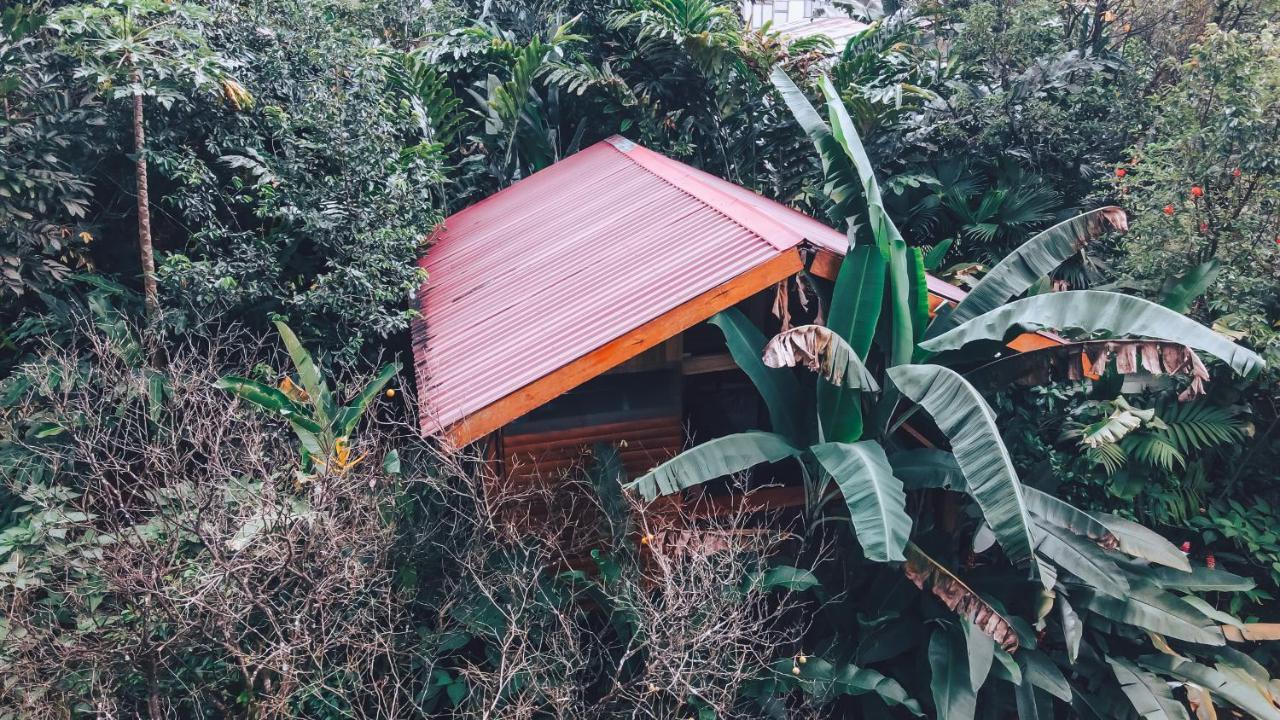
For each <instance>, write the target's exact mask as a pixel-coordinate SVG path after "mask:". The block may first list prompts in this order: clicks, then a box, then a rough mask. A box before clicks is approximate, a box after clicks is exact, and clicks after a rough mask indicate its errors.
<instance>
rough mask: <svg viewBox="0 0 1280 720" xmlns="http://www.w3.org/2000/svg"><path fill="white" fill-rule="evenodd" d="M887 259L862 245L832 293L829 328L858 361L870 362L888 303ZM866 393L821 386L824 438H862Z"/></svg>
mask: <svg viewBox="0 0 1280 720" xmlns="http://www.w3.org/2000/svg"><path fill="white" fill-rule="evenodd" d="M884 275H885V262H884V256H883V255H881V254H880V250H879V249H878V248H874V247H871V246H870V245H862V246H860V247H855V248H852V249H850V250H849V254H848V255H847V256H846V257H845V259H844V262H843V263H842V264H841V265H840V274H839V275H837V276H836V284H835V289H834V290H832V293H831V310H830V312H828V313H827V327H829V328H831V330H832V331H833V332H835V333H836V334H837V335H839V336H841V337H843V338H844V339H845V340H846V341H847V342H848V343H849V346H850V347H851V348H853V351H854V352H855V353H857V354H858V357H860V358H862V359H864V360H865V359H866V357H867V353H868V352H869V351H870V350H871V340H872V338H874V337H875V332H876V325H877V324H878V323H879V321H880V311H881V306H882V305H883V303H884ZM861 396H862V393H861V392H860V391H858V390H852V389H849V388H844V387H836V386H835V385H832V384H831V383H829V382H826V381H819V382H818V416H819V418H820V419H821V422H822V432H823V437H824V438H825V439H827V440H834V441H837V442H853V441H855V440H858V439H859V438H861V437H862V407H861V401H860V398H861Z"/></svg>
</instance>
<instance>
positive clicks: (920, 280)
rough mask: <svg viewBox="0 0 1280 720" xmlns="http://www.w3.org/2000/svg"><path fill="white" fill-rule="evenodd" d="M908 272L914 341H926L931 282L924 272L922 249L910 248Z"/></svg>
mask: <svg viewBox="0 0 1280 720" xmlns="http://www.w3.org/2000/svg"><path fill="white" fill-rule="evenodd" d="M907 271H908V280H909V281H910V291H909V292H908V294H907V296H908V300H909V304H910V306H911V330H912V332H913V333H914V336H913V338H912V339H913V340H915V341H917V342H918V341H920V340H923V339H924V330H925V328H926V327H928V325H929V280H928V278H927V277H926V276H925V272H924V255H923V254H922V253H921V252H920V248H909V249H908V253H907Z"/></svg>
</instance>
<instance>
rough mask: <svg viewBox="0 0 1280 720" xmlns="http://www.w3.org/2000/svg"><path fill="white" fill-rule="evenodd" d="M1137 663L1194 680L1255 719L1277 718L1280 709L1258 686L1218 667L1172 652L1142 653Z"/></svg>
mask: <svg viewBox="0 0 1280 720" xmlns="http://www.w3.org/2000/svg"><path fill="white" fill-rule="evenodd" d="M1138 663H1139V664H1141V665H1142V666H1144V667H1146V668H1147V669H1149V670H1152V671H1154V672H1158V673H1161V674H1164V675H1169V676H1171V677H1175V678H1177V679H1179V680H1183V681H1185V682H1190V683H1195V684H1196V685H1199V686H1200V687H1202V688H1204V689H1205V690H1208V691H1209V693H1210V694H1211V695H1216V696H1217V697H1219V698H1222V699H1223V700H1226V701H1227V702H1229V703H1231V704H1232V705H1235V706H1236V707H1238V708H1240V709H1241V710H1244V711H1245V712H1247V713H1249V714H1250V715H1252V716H1253V717H1255V718H1258V720H1280V710H1277V709H1276V706H1275V705H1273V704H1272V703H1271V702H1270V701H1268V700H1267V698H1265V697H1263V695H1262V694H1261V693H1259V692H1258V691H1257V689H1255V688H1254V687H1252V686H1251V685H1250V684H1249V683H1246V682H1243V681H1241V680H1239V679H1236V678H1233V677H1231V676H1230V675H1227V674H1225V673H1223V672H1221V671H1219V670H1216V669H1214V668H1211V667H1207V666H1205V665H1201V664H1199V663H1196V662H1192V661H1190V660H1187V659H1186V658H1180V657H1174V656H1173V655H1144V656H1143V657H1140V658H1138Z"/></svg>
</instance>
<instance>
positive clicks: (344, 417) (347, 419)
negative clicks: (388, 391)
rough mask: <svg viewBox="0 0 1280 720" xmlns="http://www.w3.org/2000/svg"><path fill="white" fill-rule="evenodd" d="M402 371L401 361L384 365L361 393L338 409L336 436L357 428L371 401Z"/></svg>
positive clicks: (348, 433)
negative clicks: (348, 403)
mask: <svg viewBox="0 0 1280 720" xmlns="http://www.w3.org/2000/svg"><path fill="white" fill-rule="evenodd" d="M398 372H400V363H398V362H393V363H388V364H386V365H383V366H382V369H381V370H379V371H378V374H377V375H375V376H374V377H373V379H372V380H370V381H369V382H368V384H366V385H365V386H364V387H363V388H361V390H360V394H359V395H357V396H356V397H355V399H354V400H352V401H351V404H350V405H347V406H345V407H343V408H341V409H339V410H338V417H337V418H336V419H335V421H334V430H333V434H334V436H336V437H343V436H346V435H350V434H351V431H352V430H354V429H355V427H356V423H358V422H360V418H361V417H362V416H363V415H364V411H365V409H366V408H368V407H369V403H370V402H372V401H373V399H374V398H375V397H377V396H378V393H380V392H382V388H384V387H386V386H387V383H389V382H391V378H393V377H395V376H396V373H398Z"/></svg>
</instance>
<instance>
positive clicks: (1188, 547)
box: [1182, 540, 1191, 553]
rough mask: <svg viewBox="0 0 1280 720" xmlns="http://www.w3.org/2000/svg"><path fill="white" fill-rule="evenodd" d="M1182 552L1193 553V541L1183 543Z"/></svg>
mask: <svg viewBox="0 0 1280 720" xmlns="http://www.w3.org/2000/svg"><path fill="white" fill-rule="evenodd" d="M1182 552H1184V553H1189V552H1191V541H1190V540H1188V541H1186V542H1184V543H1182Z"/></svg>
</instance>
